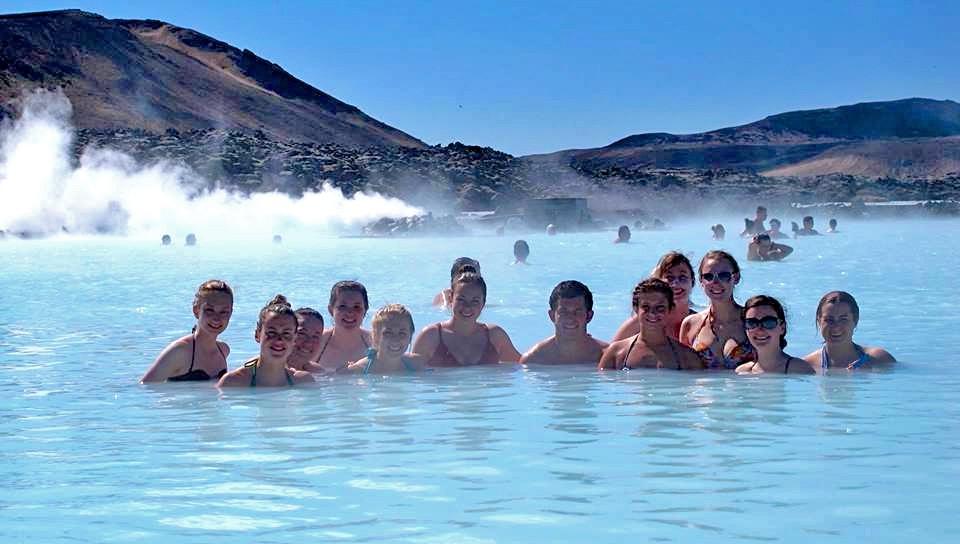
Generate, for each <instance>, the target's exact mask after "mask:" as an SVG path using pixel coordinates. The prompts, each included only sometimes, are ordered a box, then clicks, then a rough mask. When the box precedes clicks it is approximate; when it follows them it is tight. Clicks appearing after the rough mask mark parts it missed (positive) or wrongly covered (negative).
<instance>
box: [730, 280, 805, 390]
mask: <svg viewBox="0 0 960 544" xmlns="http://www.w3.org/2000/svg"><path fill="white" fill-rule="evenodd" d="M740 315H741V316H742V319H743V328H744V329H745V330H746V331H747V340H749V341H750V345H752V346H753V351H754V353H755V354H756V361H753V362H750V363H744V364H742V365H740V366H738V367H737V374H770V373H773V374H813V373H814V370H813V368H812V367H811V366H810V365H809V364H808V363H807V362H806V361H804V360H803V359H798V358H797V357H793V356H791V355H788V354H787V353H786V352H784V351H783V348H785V347H787V316H786V314H785V313H784V311H783V305H782V304H780V301H778V300H777V299H775V298H773V297H768V296H767V295H757V296H755V297H750V298H749V299H747V301H746V302H745V303H744V304H743V310H742V311H741V312H740Z"/></svg>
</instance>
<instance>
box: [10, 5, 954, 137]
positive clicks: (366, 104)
mask: <svg viewBox="0 0 960 544" xmlns="http://www.w3.org/2000/svg"><path fill="white" fill-rule="evenodd" d="M68 7H69V8H80V9H84V10H87V11H92V12H96V13H99V14H101V15H104V16H106V17H109V18H132V19H146V18H150V19H160V20H163V21H167V22H170V23H173V24H176V25H179V26H184V27H188V28H192V29H195V30H198V31H200V32H203V33H205V34H208V35H210V36H213V37H215V38H217V39H219V40H222V41H225V42H228V43H230V44H232V45H235V46H237V47H240V48H247V49H250V50H251V51H253V52H254V53H256V54H258V55H260V56H261V57H264V58H266V59H269V60H271V61H273V62H276V63H277V64H279V65H281V66H283V67H284V68H285V69H286V70H287V71H288V72H290V73H292V74H293V75H295V76H297V77H299V78H300V79H303V80H304V81H306V82H308V83H310V84H312V85H314V86H316V87H318V88H319V89H321V90H323V91H325V92H327V93H329V94H331V95H333V96H335V97H337V98H338V99H340V100H343V101H344V102H347V103H349V104H353V105H355V106H357V107H359V108H360V109H362V110H363V111H365V112H366V113H368V114H369V115H372V116H373V117H375V118H377V119H379V120H381V121H384V122H386V123H388V124H390V125H392V126H394V127H397V128H399V129H401V130H404V131H406V132H408V133H410V134H412V135H414V136H416V137H418V138H420V139H421V140H424V141H425V142H427V143H430V144H436V143H449V142H451V141H455V140H459V141H462V142H464V143H470V144H477V145H488V146H491V147H494V148H497V149H500V150H503V151H507V152H509V153H512V154H515V155H524V154H530V153H541V152H550V151H556V150H560V149H567V148H585V147H598V146H603V145H606V144H608V143H610V142H612V141H614V140H617V139H619V138H622V137H624V136H627V135H630V134H636V133H641V132H661V131H662V132H673V133H689V132H700V131H703V130H710V129H714V128H720V127H724V126H731V125H737V124H743V123H747V122H750V121H755V120H757V119H760V118H762V117H765V116H766V115H770V114H774V113H780V112H784V111H790V110H797V109H809V108H818V107H828V106H837V105H842V104H850V103H854V102H862V101H873V100H889V99H896V98H907V97H913V96H922V97H929V98H937V99H951V100H960V62H958V59H960V39H958V36H960V32H958V30H957V29H958V28H960V2H956V1H953V2H940V1H924V2H895V1H875V2H866V1H862V2H847V3H842V2H790V3H787V2H776V1H774V2H739V1H734V2H723V1H709V2H688V3H685V4H684V3H680V2H660V1H652V0H651V1H648V2H643V1H636V2H590V1H586V0H585V1H582V2H563V1H556V2H541V1H528V2H524V1H516V2H507V1H504V2H483V1H480V2H463V3H459V2H441V1H436V2H406V1H392V2H388V1H383V2H365V1H347V0H343V1H337V2H277V4H276V5H273V3H269V2H262V1H245V0H236V1H233V2H206V1H202V0H193V1H189V2H187V1H181V0H165V1H163V2H140V1H132V0H124V1H114V0H74V1H73V2H71V3H69V4H65V3H62V2H52V1H45V0H31V1H20V0H3V1H2V2H0V11H2V12H5V13H11V12H21V11H39V10H47V9H63V8H68Z"/></svg>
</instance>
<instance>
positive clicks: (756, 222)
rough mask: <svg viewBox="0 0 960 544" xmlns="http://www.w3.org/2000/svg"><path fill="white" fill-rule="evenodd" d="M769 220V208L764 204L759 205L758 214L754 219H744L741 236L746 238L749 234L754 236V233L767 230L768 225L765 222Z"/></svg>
mask: <svg viewBox="0 0 960 544" xmlns="http://www.w3.org/2000/svg"><path fill="white" fill-rule="evenodd" d="M766 220H767V208H765V207H763V206H757V212H756V215H755V216H754V218H753V219H752V220H750V219H744V220H743V224H744V229H743V232H741V233H740V237H741V238H746V237H747V236H753V235H754V234H760V233H761V232H766V231H767V227H766V225H764V224H763V222H764V221H766Z"/></svg>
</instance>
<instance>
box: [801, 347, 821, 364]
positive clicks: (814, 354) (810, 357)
mask: <svg viewBox="0 0 960 544" xmlns="http://www.w3.org/2000/svg"><path fill="white" fill-rule="evenodd" d="M821 349H822V348H821ZM801 359H803V360H804V361H806V362H807V364H809V365H811V366H816V365H819V364H820V349H815V350H813V351H811V352H810V353H808V354H806V355H804V356H803V357H801Z"/></svg>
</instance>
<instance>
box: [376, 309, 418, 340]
mask: <svg viewBox="0 0 960 544" xmlns="http://www.w3.org/2000/svg"><path fill="white" fill-rule="evenodd" d="M391 317H403V318H406V319H407V322H408V323H409V325H410V336H411V337H412V336H413V333H414V330H415V329H414V326H413V314H411V313H410V310H408V309H407V308H406V307H405V306H404V305H403V304H387V305H386V306H382V307H380V308H379V309H378V310H377V311H376V312H374V314H373V319H371V320H370V330H371V331H372V333H373V336H374V338H376V339H379V338H380V332H381V331H382V330H383V324H384V323H385V322H386V321H387V320H388V319H390V318H391Z"/></svg>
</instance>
